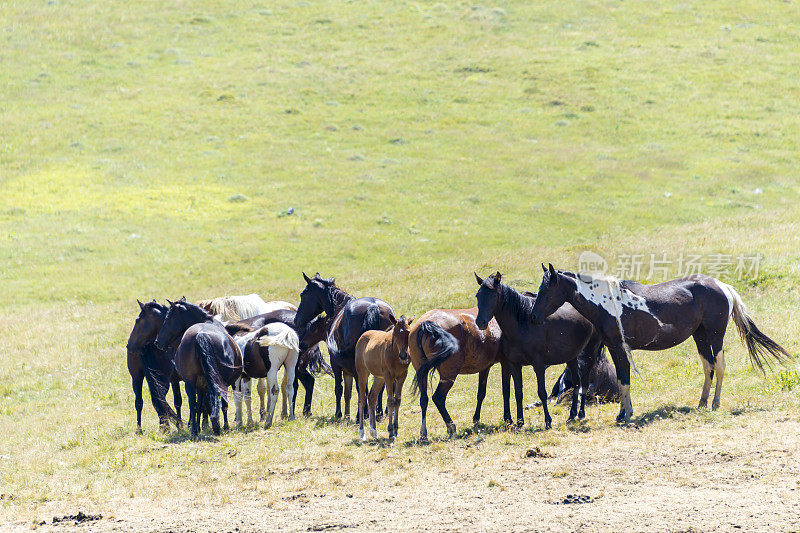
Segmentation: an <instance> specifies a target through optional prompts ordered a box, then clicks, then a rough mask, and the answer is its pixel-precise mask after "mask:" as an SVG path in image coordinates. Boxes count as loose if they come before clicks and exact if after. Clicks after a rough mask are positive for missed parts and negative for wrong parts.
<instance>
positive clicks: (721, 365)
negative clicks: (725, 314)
mask: <svg viewBox="0 0 800 533" xmlns="http://www.w3.org/2000/svg"><path fill="white" fill-rule="evenodd" d="M711 347H712V348H713V349H714V353H715V354H716V356H717V357H716V361H715V364H714V372H716V374H717V384H716V387H715V388H714V401H712V402H711V410H712V411H716V410H717V409H719V398H720V395H721V394H722V379H723V378H724V377H725V351H724V350H723V349H722V336H721V335H720V338H719V341H718V342H715V343H713V344H712V346H711Z"/></svg>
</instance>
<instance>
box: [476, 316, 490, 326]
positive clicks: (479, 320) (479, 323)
mask: <svg viewBox="0 0 800 533" xmlns="http://www.w3.org/2000/svg"><path fill="white" fill-rule="evenodd" d="M475 325H476V326H478V329H486V328H487V327H488V326H489V323H488V322H487V321H486V320H484V319H482V318H476V319H475Z"/></svg>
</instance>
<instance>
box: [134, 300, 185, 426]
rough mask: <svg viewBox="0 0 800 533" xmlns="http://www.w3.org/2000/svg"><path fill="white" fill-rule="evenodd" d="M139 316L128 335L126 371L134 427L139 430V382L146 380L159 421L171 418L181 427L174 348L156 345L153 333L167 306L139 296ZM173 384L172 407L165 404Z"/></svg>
mask: <svg viewBox="0 0 800 533" xmlns="http://www.w3.org/2000/svg"><path fill="white" fill-rule="evenodd" d="M136 301H137V302H138V303H139V316H138V317H136V322H135V323H134V325H133V330H132V331H131V334H130V336H129V337H128V343H127V346H126V348H127V350H128V372H129V373H130V375H131V380H132V383H133V394H134V397H135V399H134V405H135V406H136V431H137V432H139V433H141V432H142V407H143V406H144V400H143V399H142V384H143V382H144V380H145V379H146V380H147V387H148V388H149V389H150V400H151V401H152V402H153V407H154V408H155V410H156V413H158V421H159V424H160V425H161V427H162V428H163V429H166V428H167V426H168V424H169V422H170V421H172V422H174V423H175V425H176V426H177V427H178V429H180V428H181V426H182V425H183V423H182V422H181V405H182V403H183V399H182V398H181V390H180V376H179V375H178V373H177V372H176V371H175V361H174V360H175V348H174V347H170V348H168V349H166V350H160V349H158V348H156V346H155V340H156V336H157V335H158V332H159V331H160V330H161V326H162V325H163V324H164V318H165V317H166V316H167V306H165V305H161V304H159V303H156V301H155V300H153V301H152V302H147V303H145V304H143V303H142V302H140V301H139V300H136ZM170 384H171V385H172V394H173V399H174V402H175V410H174V411H173V410H172V407H170V406H169V404H167V400H166V395H167V392H168V391H169V387H170Z"/></svg>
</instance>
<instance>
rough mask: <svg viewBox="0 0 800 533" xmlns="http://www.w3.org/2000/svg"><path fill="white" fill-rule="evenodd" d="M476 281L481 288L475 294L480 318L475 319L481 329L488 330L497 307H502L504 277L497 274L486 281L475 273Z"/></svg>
mask: <svg viewBox="0 0 800 533" xmlns="http://www.w3.org/2000/svg"><path fill="white" fill-rule="evenodd" d="M474 274H475V279H476V280H477V282H478V285H479V286H480V288H479V289H478V292H477V293H476V294H475V298H476V299H477V300H478V316H477V317H476V318H475V325H476V326H478V327H479V328H480V329H486V328H487V327H488V326H489V321H490V320H491V319H492V317H494V314H495V312H496V311H497V307H498V306H499V305H500V297H501V295H502V287H501V283H500V280H501V279H502V277H503V275H502V274H500V272H496V273H494V274H492V275H491V276H489V277H488V278H486V279H481V277H480V276H479V275H478V273H477V272H474Z"/></svg>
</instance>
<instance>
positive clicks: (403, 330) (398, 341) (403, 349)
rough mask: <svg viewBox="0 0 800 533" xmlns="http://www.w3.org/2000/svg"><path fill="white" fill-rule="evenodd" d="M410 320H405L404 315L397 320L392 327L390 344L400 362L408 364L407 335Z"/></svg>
mask: <svg viewBox="0 0 800 533" xmlns="http://www.w3.org/2000/svg"><path fill="white" fill-rule="evenodd" d="M410 325H411V320H407V319H406V316H405V315H401V316H400V318H398V319H397V323H395V325H394V326H393V327H392V344H393V345H394V346H395V347H396V348H397V355H398V357H399V358H400V361H402V362H403V363H408V362H409V361H410V359H409V357H408V334H409V332H410V331H411V330H410Z"/></svg>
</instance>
